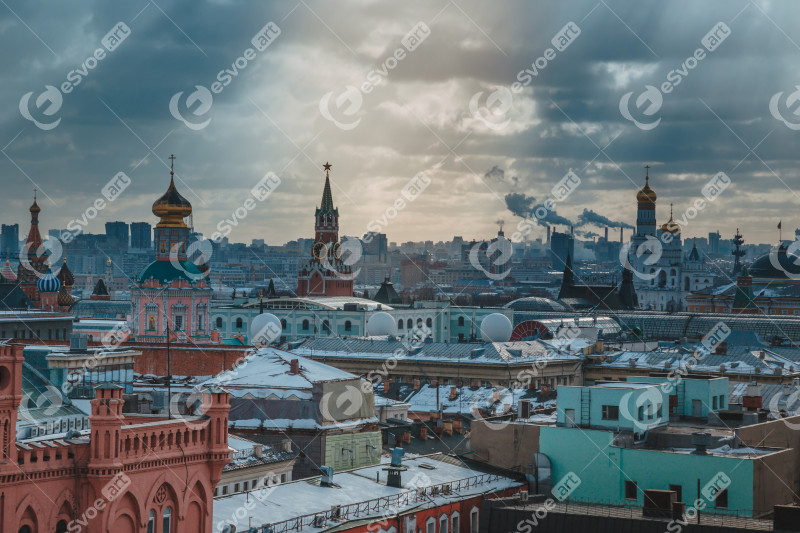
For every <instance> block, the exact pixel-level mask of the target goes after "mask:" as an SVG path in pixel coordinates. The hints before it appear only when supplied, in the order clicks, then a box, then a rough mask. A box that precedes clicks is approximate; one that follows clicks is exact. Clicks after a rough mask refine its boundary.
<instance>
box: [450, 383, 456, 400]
mask: <svg viewBox="0 0 800 533" xmlns="http://www.w3.org/2000/svg"><path fill="white" fill-rule="evenodd" d="M456 398H458V389H457V388H456V386H455V385H453V386H451V387H450V401H453V400H455V399H456Z"/></svg>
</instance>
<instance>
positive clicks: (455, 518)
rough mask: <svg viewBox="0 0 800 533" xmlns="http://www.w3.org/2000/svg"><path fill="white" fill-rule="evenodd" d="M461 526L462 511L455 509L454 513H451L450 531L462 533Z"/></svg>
mask: <svg viewBox="0 0 800 533" xmlns="http://www.w3.org/2000/svg"><path fill="white" fill-rule="evenodd" d="M460 528H461V513H459V512H458V511H453V514H451V515H450V531H452V533H460Z"/></svg>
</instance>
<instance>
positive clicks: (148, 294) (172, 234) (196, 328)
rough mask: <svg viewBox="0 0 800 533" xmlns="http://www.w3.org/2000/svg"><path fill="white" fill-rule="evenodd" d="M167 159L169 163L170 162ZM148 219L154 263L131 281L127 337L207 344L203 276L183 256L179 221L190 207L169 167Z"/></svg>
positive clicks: (184, 237) (185, 231)
mask: <svg viewBox="0 0 800 533" xmlns="http://www.w3.org/2000/svg"><path fill="white" fill-rule="evenodd" d="M170 159H172V161H173V164H174V159H175V157H174V156H170ZM153 214H154V215H155V216H157V217H159V219H160V220H159V222H158V224H157V225H156V227H155V228H154V236H155V254H156V259H155V261H153V262H152V263H150V264H149V265H148V266H147V267H146V268H145V269H144V270H143V271H142V272H141V273H140V274H139V275H138V276H137V277H136V279H135V280H134V282H133V287H132V290H131V306H132V316H133V328H132V330H133V335H134V336H135V337H136V340H137V341H139V342H142V341H143V342H156V343H159V342H166V341H167V340H168V339H167V334H168V333H169V336H170V337H171V338H178V339H180V340H184V341H193V342H207V341H210V339H211V337H210V333H209V318H208V317H209V310H210V307H209V304H210V299H211V288H210V287H209V285H208V283H207V281H206V277H207V275H208V271H207V269H203V270H201V269H200V268H198V267H197V265H195V264H194V263H193V262H192V261H189V260H188V259H187V256H186V248H187V241H188V239H189V227H188V226H187V225H186V222H185V220H184V219H185V218H186V217H188V216H189V215H191V214H192V204H190V203H189V201H188V200H186V198H184V197H183V196H181V194H180V193H179V192H178V190H177V189H176V188H175V171H174V168H170V181H169V187H168V188H167V191H166V192H165V193H164V194H163V195H162V196H161V198H159V199H158V200H156V201H155V203H154V204H153ZM99 283H100V282H99V281H98V285H99ZM95 292H97V290H96V291H95ZM167 321H168V322H167Z"/></svg>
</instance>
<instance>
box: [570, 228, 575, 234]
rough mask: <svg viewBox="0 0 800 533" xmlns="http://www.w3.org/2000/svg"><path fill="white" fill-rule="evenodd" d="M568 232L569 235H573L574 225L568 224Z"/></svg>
mask: <svg viewBox="0 0 800 533" xmlns="http://www.w3.org/2000/svg"><path fill="white" fill-rule="evenodd" d="M569 234H570V235H575V227H574V226H570V227H569Z"/></svg>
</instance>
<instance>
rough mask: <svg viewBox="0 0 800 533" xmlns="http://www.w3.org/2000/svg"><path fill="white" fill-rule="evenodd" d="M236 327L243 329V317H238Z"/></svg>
mask: <svg viewBox="0 0 800 533" xmlns="http://www.w3.org/2000/svg"><path fill="white" fill-rule="evenodd" d="M236 327H237V328H239V329H241V327H242V317H239V318H237V319H236Z"/></svg>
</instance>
